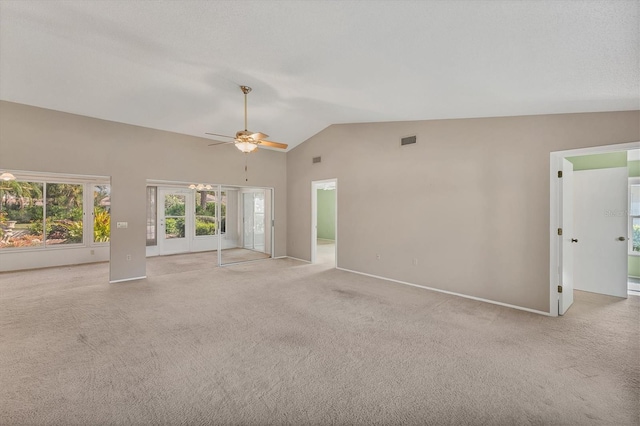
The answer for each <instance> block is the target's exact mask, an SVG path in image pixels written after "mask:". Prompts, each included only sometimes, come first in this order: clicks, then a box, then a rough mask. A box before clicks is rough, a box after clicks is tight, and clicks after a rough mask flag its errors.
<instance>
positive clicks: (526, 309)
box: [336, 267, 551, 317]
mask: <svg viewBox="0 0 640 426" xmlns="http://www.w3.org/2000/svg"><path fill="white" fill-rule="evenodd" d="M336 269H339V270H341V271H345V272H352V273H354V274H359V275H365V276H367V277H372V278H379V279H381V280H385V281H391V282H394V283H398V284H404V285H408V286H411V287H418V288H423V289H425V290H431V291H437V292H438V293H445V294H450V295H452V296H458V297H464V298H465V299H471V300H477V301H479V302H485V303H491V304H493V305H500V306H504V307H506V308H512V309H518V310H520V311H526V312H531V313H534V314H538V315H544V316H547V317H549V316H551V314H550V313H549V312H543V311H538V310H536V309H530V308H525V307H523V306H516V305H510V304H508V303H502V302H497V301H495V300H490V299H483V298H481V297H475V296H469V295H467V294H462V293H454V292H453V291H447V290H441V289H439V288H433V287H427V286H424V285H419V284H413V283H409V282H406V281H400V280H394V279H393V278H386V277H381V276H379V275H373V274H367V273H365V272H358V271H353V270H351V269H346V268H339V267H336Z"/></svg>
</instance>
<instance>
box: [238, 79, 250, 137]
mask: <svg viewBox="0 0 640 426" xmlns="http://www.w3.org/2000/svg"><path fill="white" fill-rule="evenodd" d="M240 90H242V93H244V131H245V132H246V131H247V128H248V127H247V95H248V94H249V92H251V87H249V86H240Z"/></svg>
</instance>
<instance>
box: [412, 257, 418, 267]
mask: <svg viewBox="0 0 640 426" xmlns="http://www.w3.org/2000/svg"><path fill="white" fill-rule="evenodd" d="M413 266H418V259H415V258H414V259H413Z"/></svg>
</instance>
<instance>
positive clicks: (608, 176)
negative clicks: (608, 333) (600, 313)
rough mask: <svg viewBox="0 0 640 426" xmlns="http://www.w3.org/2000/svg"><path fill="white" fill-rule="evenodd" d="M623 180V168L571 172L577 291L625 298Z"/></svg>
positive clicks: (625, 229) (625, 214) (624, 191)
mask: <svg viewBox="0 0 640 426" xmlns="http://www.w3.org/2000/svg"><path fill="white" fill-rule="evenodd" d="M627 181H628V170H627V168H626V167H616V168H609V169H598V170H583V171H579V172H574V176H573V182H574V186H573V197H574V204H573V209H574V210H573V211H574V235H575V238H576V239H578V243H577V244H575V247H574V271H575V272H574V276H573V282H574V286H575V288H576V289H577V290H584V291H589V292H592V293H600V294H607V295H610V296H617V297H627V275H628V270H627V262H628V254H627V250H628V243H627V233H628V222H627V221H628V214H627V195H628V194H627V192H628V182H627Z"/></svg>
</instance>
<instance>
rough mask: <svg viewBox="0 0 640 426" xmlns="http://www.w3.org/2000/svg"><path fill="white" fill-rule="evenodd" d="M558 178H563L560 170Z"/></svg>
mask: <svg viewBox="0 0 640 426" xmlns="http://www.w3.org/2000/svg"><path fill="white" fill-rule="evenodd" d="M558 177H559V178H561V177H562V170H558Z"/></svg>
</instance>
